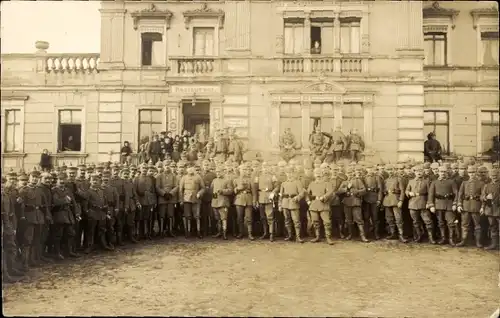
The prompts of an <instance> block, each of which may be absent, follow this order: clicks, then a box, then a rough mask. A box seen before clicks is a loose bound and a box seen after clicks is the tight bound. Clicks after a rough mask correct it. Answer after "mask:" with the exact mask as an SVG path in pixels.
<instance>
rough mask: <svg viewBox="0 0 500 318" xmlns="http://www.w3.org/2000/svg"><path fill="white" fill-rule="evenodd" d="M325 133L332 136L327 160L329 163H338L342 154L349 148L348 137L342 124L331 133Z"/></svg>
mask: <svg viewBox="0 0 500 318" xmlns="http://www.w3.org/2000/svg"><path fill="white" fill-rule="evenodd" d="M324 134H325V135H327V136H328V137H329V138H330V148H329V149H328V150H327V152H326V158H325V161H326V162H327V163H331V162H332V161H333V162H335V163H337V162H339V161H340V160H341V159H342V154H343V152H344V151H345V150H346V149H347V138H346V136H345V135H344V133H343V132H342V128H341V127H340V126H336V127H335V131H333V132H332V134H331V135H330V134H327V133H324Z"/></svg>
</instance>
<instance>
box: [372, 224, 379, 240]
mask: <svg viewBox="0 0 500 318" xmlns="http://www.w3.org/2000/svg"><path fill="white" fill-rule="evenodd" d="M373 238H374V239H375V240H380V222H379V221H375V222H374V224H373Z"/></svg>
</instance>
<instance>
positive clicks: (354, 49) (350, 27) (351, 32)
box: [340, 20, 361, 54]
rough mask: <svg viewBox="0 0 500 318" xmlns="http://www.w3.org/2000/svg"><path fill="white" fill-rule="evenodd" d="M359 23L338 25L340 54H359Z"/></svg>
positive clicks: (349, 22) (343, 22)
mask: <svg viewBox="0 0 500 318" xmlns="http://www.w3.org/2000/svg"><path fill="white" fill-rule="evenodd" d="M360 41H361V40H360V21H359V20H356V21H342V20H341V23H340V53H344V54H349V53H351V54H357V53H359V52H360Z"/></svg>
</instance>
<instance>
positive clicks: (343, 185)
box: [337, 181, 347, 194]
mask: <svg viewBox="0 0 500 318" xmlns="http://www.w3.org/2000/svg"><path fill="white" fill-rule="evenodd" d="M344 193H347V181H342V183H341V184H340V187H339V188H338V189H337V194H344Z"/></svg>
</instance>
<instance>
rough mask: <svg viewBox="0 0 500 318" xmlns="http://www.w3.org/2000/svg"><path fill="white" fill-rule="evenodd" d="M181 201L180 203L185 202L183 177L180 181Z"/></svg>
mask: <svg viewBox="0 0 500 318" xmlns="http://www.w3.org/2000/svg"><path fill="white" fill-rule="evenodd" d="M179 196H180V198H179V200H180V201H183V198H184V178H183V177H181V179H180V180H179Z"/></svg>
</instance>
